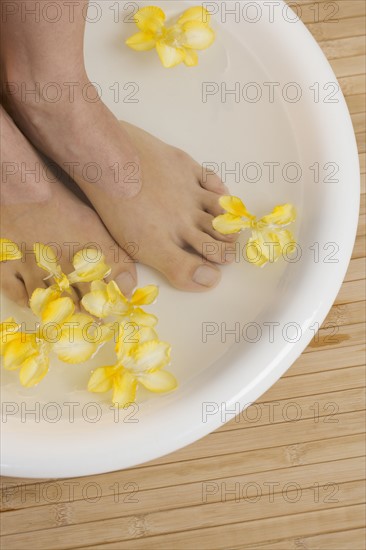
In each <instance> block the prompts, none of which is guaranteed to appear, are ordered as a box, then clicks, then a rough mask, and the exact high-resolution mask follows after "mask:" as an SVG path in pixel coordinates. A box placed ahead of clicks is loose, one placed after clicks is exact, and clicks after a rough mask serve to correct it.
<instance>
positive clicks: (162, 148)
mask: <svg viewBox="0 0 366 550" xmlns="http://www.w3.org/2000/svg"><path fill="white" fill-rule="evenodd" d="M121 126H122V128H123V129H124V131H125V132H126V133H127V134H128V136H129V139H130V141H131V143H132V144H133V146H134V147H135V148H136V150H137V152H138V155H139V159H140V168H141V175H142V182H143V185H142V189H141V191H140V193H139V194H138V195H136V196H135V197H132V198H129V199H128V200H126V199H123V198H122V199H115V200H113V201H112V200H110V198H109V197H108V195H107V194H106V193H104V192H102V190H100V189H98V188H97V187H96V186H92V185H89V186H84V187H83V190H84V192H85V193H86V194H87V196H88V198H89V199H90V200H91V202H92V204H93V205H94V207H95V209H96V210H97V212H98V213H99V215H100V217H101V218H102V219H103V221H104V224H105V225H106V227H107V228H108V230H109V232H110V233H111V235H112V236H113V237H114V238H115V240H116V241H117V242H119V243H121V244H122V243H124V242H133V243H136V250H137V252H136V255H135V256H134V258H136V259H138V260H139V261H140V262H142V263H144V264H147V265H150V266H152V267H154V268H155V269H157V270H159V271H160V272H162V273H163V274H164V275H165V276H166V277H167V278H168V280H169V281H170V282H171V284H172V285H173V286H175V287H177V288H179V289H183V290H190V291H204V290H208V289H210V288H212V287H214V286H216V284H217V283H218V282H219V280H220V276H221V275H220V270H219V269H218V267H217V265H215V264H225V263H229V262H230V261H231V260H232V259H233V254H232V253H230V252H231V251H232V250H233V244H232V243H233V241H235V240H236V237H235V236H234V237H233V236H226V237H225V236H223V235H221V234H219V233H218V232H216V231H215V230H214V229H213V227H212V220H213V217H214V216H217V215H218V214H220V213H222V210H221V207H220V206H219V203H218V199H219V197H220V195H223V194H227V189H226V187H225V186H224V185H223V183H222V182H221V180H220V179H219V178H218V177H217V176H214V175H208V176H207V177H203V174H202V168H201V166H200V165H199V164H198V163H196V162H195V161H194V160H193V159H192V158H191V157H190V156H189V155H187V154H186V153H184V152H183V151H181V150H180V149H176V148H175V147H171V146H170V145H167V144H166V143H163V142H162V141H160V140H159V139H157V138H156V137H154V136H152V135H151V134H148V133H147V132H145V131H143V130H141V129H139V128H137V127H136V126H133V125H131V124H128V123H121Z"/></svg>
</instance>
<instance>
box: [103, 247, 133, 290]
mask: <svg viewBox="0 0 366 550" xmlns="http://www.w3.org/2000/svg"><path fill="white" fill-rule="evenodd" d="M106 260H107V263H108V265H110V266H111V268H112V271H111V273H110V275H109V277H108V279H107V280H108V281H115V282H116V283H117V285H118V286H119V288H120V289H121V290H122V292H123V293H124V294H125V295H126V296H129V295H130V294H131V293H132V291H133V289H134V288H136V286H137V271H136V266H135V262H134V260H133V259H132V258H131V256H129V255H128V254H127V252H125V251H124V250H123V249H122V248H119V247H118V246H117V245H116V246H115V247H113V254H109V255H108V256H107V257H106Z"/></svg>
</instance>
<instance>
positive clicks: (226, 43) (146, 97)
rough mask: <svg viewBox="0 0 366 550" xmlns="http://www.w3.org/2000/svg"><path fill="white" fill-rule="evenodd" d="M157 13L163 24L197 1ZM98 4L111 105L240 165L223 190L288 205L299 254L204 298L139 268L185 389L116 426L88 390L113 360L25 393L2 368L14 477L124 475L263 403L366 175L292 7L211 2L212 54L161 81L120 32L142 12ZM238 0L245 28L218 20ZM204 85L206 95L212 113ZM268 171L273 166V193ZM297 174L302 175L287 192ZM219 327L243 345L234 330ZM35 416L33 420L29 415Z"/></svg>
mask: <svg viewBox="0 0 366 550" xmlns="http://www.w3.org/2000/svg"><path fill="white" fill-rule="evenodd" d="M156 3H157V4H159V5H160V6H161V7H163V9H165V10H166V11H167V13H168V14H169V16H170V15H176V14H177V13H180V12H181V11H182V10H183V9H184V8H185V7H187V4H188V3H187V2H181V1H179V2H176V1H169V2H163V1H160V0H159V2H156ZM96 4H97V3H96V2H93V8H92V9H91V11H90V16H89V17H90V19H92V20H94V19H95V20H97V19H98V21H96V22H94V23H92V22H89V23H88V25H87V32H86V60H87V66H88V70H89V74H90V78H91V80H93V81H96V82H97V83H98V84H99V85H100V87H101V92H102V96H103V99H104V101H105V102H106V103H107V104H108V106H109V107H110V108H111V109H112V110H113V111H114V112H115V114H116V115H117V116H118V117H119V118H121V119H126V120H128V121H130V122H133V123H135V124H137V125H140V126H142V127H144V128H145V129H147V130H148V131H150V132H152V133H154V134H156V135H158V136H159V137H160V138H162V139H164V140H165V141H167V142H170V143H173V144H174V145H176V146H179V147H181V148H183V149H185V150H187V151H188V152H189V153H190V154H191V155H192V156H194V157H195V158H196V159H197V160H198V161H200V162H215V163H218V165H219V166H220V167H221V164H222V163H226V164H224V166H226V168H227V169H230V168H232V167H233V165H235V163H239V164H240V170H241V171H242V172H243V171H244V173H245V174H246V179H247V180H249V181H246V182H245V181H244V178H243V175H242V176H241V178H240V182H239V183H238V182H235V177H233V176H230V175H228V177H227V179H226V181H227V184H228V185H229V187H230V189H231V191H232V193H234V194H237V195H239V196H240V197H242V198H243V199H244V200H245V202H246V203H247V205H248V207H249V209H250V210H251V211H253V212H255V213H257V214H258V215H262V214H264V213H267V212H269V211H270V210H271V208H272V207H273V206H274V205H276V204H280V203H283V202H292V203H294V204H295V205H296V207H297V210H298V222H297V224H296V227H295V232H296V236H297V240H298V243H299V245H300V248H301V258H300V257H299V258H298V260H297V261H295V262H289V261H281V262H278V263H277V264H275V265H269V266H267V267H266V268H265V269H258V268H256V267H254V266H252V265H249V264H248V263H246V262H244V261H242V262H240V263H235V264H234V265H232V266H230V267H226V268H225V269H223V272H224V273H223V280H222V283H221V284H220V286H219V287H218V288H217V289H216V290H214V291H212V292H209V293H207V294H204V295H197V294H188V293H183V292H179V291H176V290H174V289H172V288H171V287H170V286H169V285H168V284H167V283H166V282H165V281H164V280H163V279H162V278H161V277H160V276H159V275H158V274H157V273H155V272H153V271H152V270H150V269H147V268H139V275H140V284H146V283H157V284H159V285H160V298H159V301H158V304H157V306H156V307H154V309H153V311H154V313H156V314H157V315H158V316H159V318H160V323H159V334H160V337H161V339H163V340H166V341H169V342H171V344H172V346H173V365H172V367H171V370H172V372H174V373H175V375H176V376H177V378H178V379H179V381H180V386H179V388H178V390H177V391H175V392H174V393H172V394H169V395H164V396H159V395H158V396H157V395H151V394H149V395H147V394H143V393H140V394H139V399H140V401H141V402H140V404H139V406H138V407H136V408H135V409H132V408H130V409H128V410H127V411H121V412H120V414H119V418H116V416H115V412H114V411H113V410H111V409H110V407H109V403H108V397H107V396H105V395H101V396H99V395H96V394H88V393H87V392H86V391H85V389H84V388H85V387H86V383H87V380H88V375H89V372H90V369H91V368H93V367H95V366H97V365H98V364H99V365H100V364H102V363H103V362H104V360H105V359H107V360H108V358H106V355H108V354H107V352H105V353H104V355H103V353H102V354H101V355H100V356H98V357H97V358H95V359H94V360H93V361H92V362H90V364H88V365H80V366H65V365H63V366H61V364H59V363H58V362H57V361H56V360H55V361H54V362H53V364H52V367H51V371H50V373H49V375H48V376H47V378H46V379H45V380H44V381H42V383H41V384H40V385H39V386H38V387H36V388H33V389H31V390H26V389H24V388H21V387H20V386H19V383H18V379H17V373H16V372H15V373H14V372H4V371H3V372H2V399H3V413H4V412H6V414H3V418H2V426H1V430H2V446H1V465H2V473H3V474H4V475H11V476H26V477H69V476H80V475H86V474H94V473H99V472H106V471H110V470H116V469H120V468H126V467H130V466H134V465H136V464H139V463H142V462H144V461H147V460H151V459H154V458H157V457H160V456H162V455H165V454H167V453H170V452H172V451H175V450H177V449H179V448H181V447H183V446H185V445H188V444H189V443H192V442H193V441H196V440H197V439H199V438H201V437H203V436H205V435H206V434H208V433H209V432H211V431H213V430H215V429H216V428H218V427H219V426H220V424H222V423H223V421H225V420H229V419H230V418H233V414H232V413H230V412H229V411H232V410H234V411H235V410H236V411H237V412H238V411H239V410H240V409H242V408H244V407H245V406H247V405H248V404H249V403H251V402H253V401H255V400H257V399H258V397H260V396H261V395H262V394H263V393H264V392H265V391H266V390H267V389H268V388H269V387H270V386H271V385H272V384H274V383H275V382H276V380H278V378H279V377H280V376H281V375H282V374H283V373H284V372H285V371H286V370H287V369H288V368H289V367H290V365H291V364H292V363H293V362H294V361H295V359H296V358H297V357H298V356H299V355H300V353H301V352H302V351H303V350H304V348H305V347H306V346H307V344H308V343H309V341H310V340H311V338H312V337H313V336H314V331H315V330H316V328H317V327H318V326H319V325H320V324H321V323H322V321H323V320H324V318H325V316H326V314H327V312H328V311H329V309H330V307H331V305H332V303H333V301H334V299H335V297H336V295H337V292H338V290H339V288H340V285H341V283H342V280H343V278H344V275H345V273H346V269H347V266H348V263H349V260H350V255H351V251H352V247H353V243H354V238H355V232H356V224H357V215H358V208H359V166H358V156H357V148H356V143H355V138H354V134H353V129H352V124H351V120H350V117H349V114H348V111H347V107H346V104H345V101H344V98H343V96H342V94H341V92H340V91H337V88H336V78H335V76H334V74H333V72H332V70H331V68H330V66H329V64H328V62H327V60H326V59H325V57H324V55H323V54H322V52H321V50H320V48H319V47H318V45H317V44H316V42H315V40H314V39H313V38H312V37H311V35H310V34H309V32H308V31H307V30H306V28H305V27H304V25H303V24H302V23H301V22H300V21H296V17H295V15H294V13H293V12H291V10H289V9H288V8H287V6H286V5H285V4H284V3H283V2H281V3H280V4H279V3H278V1H277V2H275V3H274V4H275V5H274V6H273V11H272V10H270V9H269V7H268V6H267V7H265V6H263V4H262V3H261V2H258V3H257V8H256V10H255V11H254V8H253V2H250V3H249V4H251V5H252V7H250V9H249V7H248V6H247V4H248V3H247V2H240V3H238V2H218V3H216V4H215V3H214V2H210V3H207V5H208V4H209V6H208V7H209V9H210V10H211V11H216V10H217V12H218V13H216V14H215V15H214V16H213V20H214V22H213V25H214V26H215V28H216V30H217V41H216V43H215V45H214V46H212V47H211V48H210V49H209V50H207V51H205V52H202V54H201V55H200V65H199V67H198V68H194V69H188V68H186V67H184V66H180V67H177V68H175V69H173V70H164V69H163V68H162V67H161V65H160V64H159V61H158V58H157V56H156V53H155V52H153V51H152V52H147V53H140V54H139V53H136V52H133V51H132V50H129V49H127V48H125V47H124V43H123V42H124V39H125V38H126V37H127V36H129V35H130V34H132V33H133V32H135V30H136V29H135V26H134V25H133V24H131V23H127V22H123V21H122V20H123V19H124V18H125V17H126V16H128V14H129V13H130V12H131V10H132V9H133V3H132V4H131V3H123V2H120V14H119V22H115V21H114V17H115V15H116V7H115V6H116V2H109V1H103V2H99V3H98V4H99V10H98V9H97V8H96V7H95V5H96ZM139 4H140V5H141V4H142V3H141V2H140V3H139ZM238 4H239V6H241V14H240V17H239V20H238V21H236V20H235V17H234V16H233V15H231V16H230V15H227V17H226V22H224V19H225V11H224V10H225V7H226V10H228V9H236V7H237V5H238ZM193 5H196V3H193ZM113 6H114V8H113V9H111V8H112V7H113ZM131 6H132V7H131ZM246 8H248V9H246ZM271 13H272V14H273V16H272V17H271V16H270V14H271ZM256 19H257V21H256V22H253V21H255V20H256ZM290 21H291V22H290ZM116 83H117V84H116ZM203 83H206V85H205V86H206V88H205V90H206V91H209V92H211V95H207V96H206V98H205V99H206V101H205V102H203V101H202V86H203ZM236 83H239V89H240V99H239V101H238V102H236V101H235V97H234V96H233V95H229V96H227V98H225V97H224V101H222V99H223V98H222V96H221V91H222V90H224V91H225V86H226V90H230V89H232V88H235V86H238V84H236ZM249 83H251V84H249ZM270 83H272V84H270ZM274 83H276V84H274ZM117 89H119V93H120V96H119V98H118V97H115V95H114V94H116V90H117ZM271 89H274V90H275V95H274V96H273V97H271V96H270V95H269V93H270V91H271ZM300 92H301V97H300ZM256 94H258V97H257V99H258V98H259V99H258V101H257V102H254V101H253V100H254V98H255V96H256ZM259 94H262V96H261V98H260V96H259ZM296 96H298V97H296ZM296 98H297V99H298V101H295V99H296ZM133 99H137V100H138V102H131V100H133ZM272 100H273V101H272ZM317 100H318V101H317ZM253 163H255V164H253ZM265 163H266V164H265ZM268 163H277V164H276V165H272V166H273V169H274V174H275V176H274V181H272V182H271V181H269V180H270V177H269V176H270V172H269V169H270V166H269V164H268ZM289 163H292V164H291V165H290V164H289ZM258 166H259V167H260V170H261V171H262V175H261V177H259V179H258V177H257V176H260V170H259V171H258V173H257V174H256V171H257V170H258ZM299 167H300V168H301V172H302V177H301V178H300V179H299V180H298V181H296V182H294V181H290V180H295V179H297V178H296V175H297V172H298V171H299ZM317 172H319V173H318V174H317ZM317 176H319V178H318V179H319V181H317ZM255 179H258V181H256V182H255V181H254V180H255ZM179 205H180V201H179V195H177V203H176V208H179ZM242 244H243V242H241V245H242ZM9 314H13V315H15V316H16V317H17V318H20V319H27V318H28V317H29V314H28V313H27V312H26V311H25V310H20V309H19V308H18V309H17V308H16V307H15V306H14V304H10V303H8V302H7V300H6V299H4V300H3V308H2V318H6V316H7V315H9ZM269 324H272V330H273V334H272V332H271V329H270V326H269ZM225 329H226V330H232V329H235V330H236V331H238V330H239V331H240V335H239V336H238V335H237V334H229V333H228V334H226V335H225ZM214 333H215V334H214ZM235 340H238V341H237V342H236V341H235ZM104 364H107V363H104ZM72 403H74V405H72ZM32 408H33V409H34V410H36V414H35V415H33V416H32V415H31V414H28V415H26V411H27V410H31V409H32ZM72 410H73V411H74V415H72V413H71V411H72ZM226 412H227V414H225V413H226ZM55 419H56V420H57V421H53V420H55ZM94 420H95V421H94Z"/></svg>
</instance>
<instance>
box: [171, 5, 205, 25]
mask: <svg viewBox="0 0 366 550" xmlns="http://www.w3.org/2000/svg"><path fill="white" fill-rule="evenodd" d="M210 20H211V15H210V14H209V13H208V11H207V10H206V9H205V8H204V7H203V6H194V7H193V8H189V9H188V10H186V11H185V12H184V13H183V14H182V15H181V16H180V17H179V19H178V24H179V25H183V23H186V22H187V21H199V22H200V23H204V24H205V25H208V24H209V23H210Z"/></svg>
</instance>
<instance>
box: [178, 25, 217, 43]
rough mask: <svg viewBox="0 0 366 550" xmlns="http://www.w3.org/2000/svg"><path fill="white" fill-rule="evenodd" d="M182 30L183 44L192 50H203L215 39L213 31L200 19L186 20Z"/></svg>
mask: <svg viewBox="0 0 366 550" xmlns="http://www.w3.org/2000/svg"><path fill="white" fill-rule="evenodd" d="M182 28H183V31H184V35H185V38H184V42H183V46H185V47H186V48H192V49H194V50H205V49H206V48H209V47H210V46H211V44H213V42H214V41H215V33H214V31H213V30H212V29H211V28H210V27H208V26H207V25H206V24H205V23H202V22H201V21H187V22H186V23H184V24H183V25H182Z"/></svg>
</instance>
